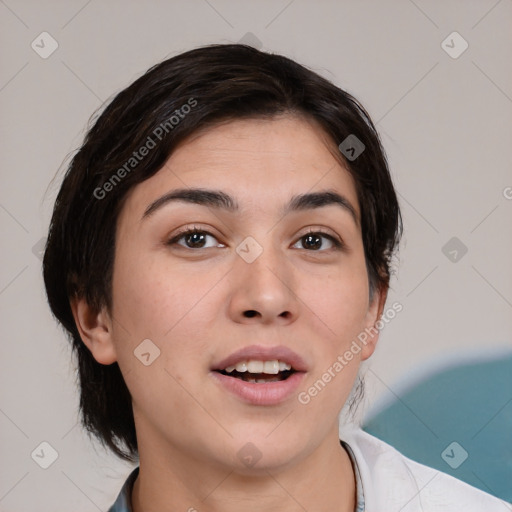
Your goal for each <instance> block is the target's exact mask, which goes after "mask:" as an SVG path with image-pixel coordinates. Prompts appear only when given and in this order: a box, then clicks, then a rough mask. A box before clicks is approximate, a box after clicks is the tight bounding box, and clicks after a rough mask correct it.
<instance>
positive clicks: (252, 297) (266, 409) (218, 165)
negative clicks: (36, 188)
mask: <svg viewBox="0 0 512 512" xmlns="http://www.w3.org/2000/svg"><path fill="white" fill-rule="evenodd" d="M337 151H338V150H337V148H336V146H335V145H334V144H333V143H332V142H330V141H329V140H328V139H327V137H326V136H325V135H324V134H323V132H322V130H321V129H320V128H319V126H317V125H316V124H315V123H314V122H313V121H306V120H304V119H302V118H299V117H294V116H291V115H285V116H280V117H275V118H274V119H272V120H236V121H231V122H228V123H224V124H221V125H218V126H216V127H214V128H213V129H212V128H209V129H207V130H202V131H199V132H196V134H194V136H192V137H191V138H189V139H188V140H187V141H185V142H184V143H182V144H181V145H180V146H179V147H178V148H177V149H176V150H175V151H174V152H173V154H172V155H171V156H170V158H169V159H168V161H167V163H166V165H165V166H164V167H163V168H162V169H161V170H160V171H158V172H157V173H156V174H155V175H154V176H152V177H151V178H149V179H148V180H146V181H144V182H143V183H141V184H139V185H137V186H136V187H134V188H133V189H132V190H131V191H130V193H129V195H128V197H127V201H126V203H125V205H124V207H123V209H122V211H121V213H120V216H119V218H118V225H117V235H116V253H115V262H114V275H113V306H112V310H111V311H110V312H109V311H107V310H102V311H100V312H95V311H94V310H93V309H91V308H90V307H89V306H88V304H87V303H86V302H85V301H84V300H74V301H73V303H72V307H73V312H74V315H75V320H76V322H77V326H78V328H79V331H80V333H81V336H82V339H83V341H84V343H85V344H86V345H87V347H88V348H89V350H90V351H91V352H92V354H93V356H94V357H95V359H96V360H97V361H98V362H99V363H102V364H111V363H113V362H115V361H117V362H118V364H119V366H120V368H121V371H122V374H123V377H124V378H125V381H126V384H127V386H128V388H129V390H130V392H131V395H132V397H133V410H134V418H135V424H136V430H137V440H138V446H139V454H140V473H139V477H138V478H137V480H136V482H135V486H134V490H133V494H132V501H133V510H134V511H135V512H142V511H144V512H152V511H155V512H156V511H158V512H166V511H171V510H172V511H176V510H189V509H190V508H191V507H193V508H195V509H196V510H198V511H199V512H202V511H223V512H230V511H234V510H236V511H239V510H240V507H243V510H245V511H246V512H251V511H256V510H258V511H261V510H266V511H280V512H283V511H284V512H287V511H299V510H300V511H303V510H304V509H306V510H316V511H333V510H339V511H353V510H354V507H355V479H354V473H353V469H352V466H351V463H350V459H349V457H348V455H347V453H346V452H345V450H344V449H343V448H342V447H341V446H340V444H339V437H338V414H339V412H340V410H341V408H342V407H343V405H344V403H345V401H346V399H347V397H348V396H349V393H350V391H351V389H352V387H353V384H354V381H355V378H356V376H357V372H358V368H359V364H360V362H361V361H362V360H365V359H367V358H368V357H370V356H371V354H372V353H373V351H374V349H375V344H376V343H377V339H378V335H375V336H373V337H371V338H369V340H368V342H367V343H366V345H364V346H363V347H362V350H361V351H360V352H359V353H358V354H356V355H354V358H353V359H352V361H350V363H349V364H347V366H345V367H344V368H343V371H341V372H339V373H338V374H336V377H335V378H333V379H332V380H331V382H329V383H328V384H327V385H326V386H325V388H324V389H323V390H322V391H321V392H320V393H319V394H318V395H317V396H316V397H314V399H312V400H311V401H310V402H309V403H308V404H307V405H304V404H301V403H300V402H299V401H298V400H297V393H296V394H295V395H294V396H292V397H291V398H290V399H287V400H286V401H285V402H283V403H281V404H279V405H273V406H258V405H251V404H247V403H245V402H243V401H241V400H240V399H239V398H237V397H235V396H233V395H231V394H229V393H228V392H227V391H225V390H224V388H222V387H221V386H219V385H218V384H217V383H216V382H215V381H214V379H212V376H211V374H210V369H211V367H212V365H213V364H214V363H216V362H219V361H220V360H221V359H224V358H225V357H226V356H228V355H229V354H231V353H232V352H234V351H235V350H238V349H239V348H241V347H244V346H247V345H252V344H260V345H265V346H275V345H280V344H281V345H285V346H287V347H289V348H291V349H292V350H294V351H295V352H297V353H298V354H299V355H301V356H302V357H303V359H304V360H305V361H306V363H307V364H308V367H309V370H308V372H307V374H306V376H305V378H304V380H303V382H302V384H301V386H300V388H299V390H298V391H299V392H300V391H304V390H307V389H308V388H309V387H310V386H312V385H313V383H314V382H315V381H317V380H318V379H319V378H320V377H321V375H322V374H324V373H325V372H326V371H327V369H328V368H329V367H331V366H332V365H333V363H334V362H335V361H336V358H337V357H338V356H339V355H342V354H343V353H344V352H345V351H346V350H347V349H348V348H349V347H350V344H351V343H352V341H353V340H354V339H355V338H356V337H357V335H358V334H359V333H360V332H362V331H363V330H364V329H365V328H369V327H371V326H373V325H374V324H375V322H376V321H377V320H378V318H379V316H380V314H381V313H382V309H383V306H384V302H385V291H380V292H375V293H374V295H373V298H372V300H371V301H370V299H369V284H368V276H367V271H366V266H365V258H364V250H363V242H362V236H361V228H360V223H359V222H356V221H355V220H354V219H353V218H352V216H351V215H350V213H349V212H348V211H347V210H346V209H343V208H341V207H340V206H336V205H329V206H325V207H322V208H315V209H310V210H307V211H299V212H292V213H288V214H287V215H285V216H284V217H283V216H281V215H280V213H279V211H280V209H281V208H282V206H283V205H284V204H286V203H287V202H288V200H289V199H290V197H291V196H292V195H295V194H300V193H307V192H313V191H320V190H325V189H331V190H335V191H336V192H338V193H339V194H341V195H343V196H344V197H345V198H347V200H348V201H349V202H350V203H351V204H352V206H353V207H354V210H355V212H356V215H357V218H358V219H359V215H360V212H359V205H358V201H357V194H356V189H355V185H354V182H353V179H352V177H351V176H350V174H349V172H348V171H347V170H346V168H345V167H344V166H343V165H342V163H341V162H340V160H339V159H337V158H335V157H334V156H333V155H334V154H336V152H337ZM183 187H201V188H208V189H216V190H221V191H223V192H225V193H228V194H229V195H231V196H233V197H234V198H235V199H236V200H237V201H238V203H239V204H240V206H241V211H240V212H239V213H238V214H232V213H230V212H227V211H224V210H219V209H215V208H211V207H207V206H203V205H197V204H190V203H185V202H175V203H170V204H167V205H165V206H163V207H162V208H160V209H158V210H157V211H155V212H154V213H153V214H152V215H150V216H149V217H148V218H146V219H144V220H141V218H142V216H143V213H144V211H145V210H146V208H147V207H148V205H150V204H151V203H152V202H153V201H154V200H156V199H158V198H159V197H161V196H162V195H164V194H165V193H167V192H169V191H171V190H174V189H177V188H183ZM187 226H189V227H194V226H196V227H198V228H199V229H202V230H206V231H208V232H209V233H211V235H212V236H208V237H207V238H206V240H205V242H204V244H205V246H206V247H205V248H194V246H193V244H192V248H190V245H191V240H190V238H188V244H189V245H188V248H187V237H184V238H181V239H180V241H179V244H178V243H175V244H174V245H167V244H166V242H167V241H168V240H170V239H172V238H173V237H174V236H175V235H176V233H177V232H178V231H179V228H182V227H187ZM309 228H311V230H312V231H314V232H318V231H325V232H327V234H331V235H333V236H335V237H339V238H341V239H342V240H343V242H344V244H345V245H344V248H343V249H336V247H334V245H333V244H332V242H331V241H330V240H329V239H328V238H323V236H324V235H322V238H320V241H321V247H320V248H319V249H318V248H317V249H315V248H311V246H308V245H307V242H305V241H304V238H303V237H304V235H305V234H306V233H307V232H308V231H310V229H309ZM247 236H251V237H253V238H254V239H255V240H256V241H257V242H258V243H259V244H260V246H261V247H262V248H263V252H262V253H261V255H260V256H259V257H258V258H256V260H255V261H253V262H252V263H247V262H246V261H244V260H243V259H242V258H241V257H240V256H239V255H238V254H237V252H236V251H235V249H236V247H237V246H238V245H239V244H240V243H241V242H242V241H243V240H244V239H245V238H246V237H247ZM320 241H319V244H320ZM249 310H252V311H256V312H257V314H255V315H253V316H250V315H245V314H244V312H246V311H249ZM147 338H149V339H150V340H152V342H153V343H154V344H155V345H156V346H157V347H158V348H159V349H160V351H161V353H160V357H158V358H157V359H155V360H154V362H153V363H152V364H151V365H149V366H145V365H143V364H142V363H141V362H140V361H139V359H137V358H136V357H134V353H133V352H134V350H135V349H136V348H137V346H138V345H139V344H140V343H141V341H142V340H144V339H147ZM248 442H251V443H253V444H254V445H255V446H256V447H257V448H258V450H259V452H261V459H260V460H259V461H258V462H257V464H256V465H254V466H252V467H248V466H246V465H245V464H244V463H243V461H242V460H240V458H239V457H238V456H237V453H238V451H239V450H240V449H241V448H242V447H243V446H244V445H246V443H248Z"/></svg>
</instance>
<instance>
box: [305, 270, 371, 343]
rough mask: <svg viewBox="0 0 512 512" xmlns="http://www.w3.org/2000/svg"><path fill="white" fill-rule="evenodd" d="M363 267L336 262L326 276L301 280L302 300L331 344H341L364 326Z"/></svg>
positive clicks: (365, 279) (366, 302)
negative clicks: (336, 264) (336, 265)
mask: <svg viewBox="0 0 512 512" xmlns="http://www.w3.org/2000/svg"><path fill="white" fill-rule="evenodd" d="M368 294H369V290H368V277H367V275H366V267H365V266H364V264H363V265H361V264H359V263H357V262H354V264H351V265H340V266H339V268H338V269H337V270H336V271H333V272H331V273H330V274H329V275H328V276H323V277H322V278H321V279H319V278H318V277H317V278H315V277H310V278H308V279H305V280H304V287H303V295H304V302H305V303H306V304H307V306H308V307H309V309H310V312H311V314H312V315H314V316H316V317H317V318H318V319H319V320H320V323H319V328H321V329H322V332H325V333H326V335H327V338H328V339H330V340H332V341H333V345H334V346H339V347H341V346H343V344H344V343H346V342H347V341H350V340H351V339H352V336H354V334H357V333H358V332H359V331H360V330H361V329H362V328H363V326H364V320H365V316H366V312H367V310H368V306H369V297H368Z"/></svg>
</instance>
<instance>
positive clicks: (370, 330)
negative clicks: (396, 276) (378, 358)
mask: <svg viewBox="0 0 512 512" xmlns="http://www.w3.org/2000/svg"><path fill="white" fill-rule="evenodd" d="M387 296H388V287H387V286H383V287H380V288H377V289H376V290H375V291H374V292H373V296H372V298H371V301H370V304H369V306H368V311H367V312H366V317H365V330H364V333H361V349H362V350H361V360H362V361H364V360H366V359H368V358H369V357H370V356H371V355H372V354H373V353H374V352H375V348H376V346H377V342H378V341H379V329H377V327H376V326H375V324H376V323H377V322H378V321H379V320H380V317H381V315H382V312H383V310H384V305H385V304H386V298H387ZM364 334H365V335H366V336H364ZM362 340H364V341H362Z"/></svg>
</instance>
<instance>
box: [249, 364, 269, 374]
mask: <svg viewBox="0 0 512 512" xmlns="http://www.w3.org/2000/svg"><path fill="white" fill-rule="evenodd" d="M264 364H265V363H263V361H249V362H248V363H247V371H248V372H249V373H263V365H264Z"/></svg>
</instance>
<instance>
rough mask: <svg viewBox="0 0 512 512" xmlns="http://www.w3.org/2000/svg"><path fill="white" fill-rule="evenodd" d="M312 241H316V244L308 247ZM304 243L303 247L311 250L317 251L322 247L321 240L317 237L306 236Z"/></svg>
mask: <svg viewBox="0 0 512 512" xmlns="http://www.w3.org/2000/svg"><path fill="white" fill-rule="evenodd" d="M312 240H316V243H313V244H312V245H309V243H310V242H311V241H312ZM305 242H306V243H305V245H309V247H310V248H313V249H319V248H320V247H321V246H322V239H321V237H319V236H318V235H306V237H305Z"/></svg>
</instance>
